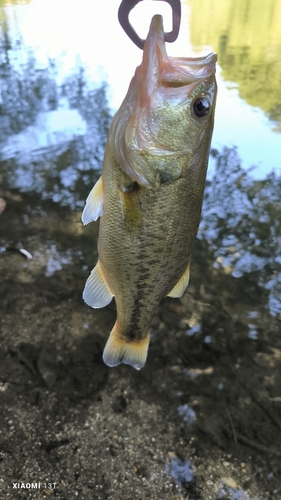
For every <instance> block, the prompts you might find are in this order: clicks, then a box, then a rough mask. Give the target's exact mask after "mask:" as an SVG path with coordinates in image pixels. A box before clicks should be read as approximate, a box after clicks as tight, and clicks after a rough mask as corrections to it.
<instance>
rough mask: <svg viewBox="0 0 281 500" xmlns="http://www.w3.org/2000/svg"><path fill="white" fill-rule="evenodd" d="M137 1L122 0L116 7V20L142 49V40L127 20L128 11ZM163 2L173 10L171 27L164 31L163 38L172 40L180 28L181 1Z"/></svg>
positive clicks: (166, 40) (165, 0)
mask: <svg viewBox="0 0 281 500" xmlns="http://www.w3.org/2000/svg"><path fill="white" fill-rule="evenodd" d="M139 2H142V0H122V2H121V4H120V7H119V9H118V20H119V23H120V24H121V26H122V28H123V30H124V31H125V33H126V34H127V35H128V37H129V38H130V39H131V40H132V42H134V44H135V45H137V47H139V49H143V46H144V40H142V39H141V38H140V37H139V35H138V34H137V33H136V31H135V30H134V28H133V26H132V25H131V23H130V21H129V13H130V12H131V10H132V9H133V8H134V7H135V6H136V5H137V4H138V3H139ZM164 2H167V3H168V4H169V5H170V6H171V8H172V12H173V29H172V31H169V32H168V33H164V39H165V42H174V41H175V40H176V39H177V37H178V34H179V29H180V22H181V3H180V0H164Z"/></svg>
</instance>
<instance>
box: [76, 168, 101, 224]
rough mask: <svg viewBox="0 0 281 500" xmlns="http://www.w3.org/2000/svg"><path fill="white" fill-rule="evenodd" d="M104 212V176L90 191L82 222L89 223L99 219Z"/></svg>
mask: <svg viewBox="0 0 281 500" xmlns="http://www.w3.org/2000/svg"><path fill="white" fill-rule="evenodd" d="M102 213H103V182H102V176H100V178H99V180H98V181H97V182H96V184H95V185H94V187H93V189H92V191H91V192H90V194H89V196H88V198H87V200H86V205H85V207H84V210H83V213H82V217H81V219H82V222H83V224H84V225H86V224H89V222H92V221H94V220H97V219H98V218H99V217H100V216H101V215H102Z"/></svg>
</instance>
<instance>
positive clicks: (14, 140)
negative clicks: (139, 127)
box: [0, 50, 110, 208]
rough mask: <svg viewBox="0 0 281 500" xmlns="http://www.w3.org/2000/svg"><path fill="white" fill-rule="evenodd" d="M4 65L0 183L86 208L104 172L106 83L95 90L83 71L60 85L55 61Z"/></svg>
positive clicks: (1, 70) (107, 124) (106, 116)
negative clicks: (43, 65) (42, 64)
mask: <svg viewBox="0 0 281 500" xmlns="http://www.w3.org/2000/svg"><path fill="white" fill-rule="evenodd" d="M5 53H6V60H5V62H3V64H2V65H1V67H0V73H1V77H2V78H1V80H2V103H1V107H0V146H1V152H0V159H1V178H0V180H1V184H2V185H3V186H4V188H18V189H20V190H21V191H28V192H30V191H37V192H39V193H41V194H42V196H43V198H46V197H48V198H52V199H53V201H57V202H61V203H63V204H68V205H70V206H71V207H72V208H75V207H76V208H77V207H82V206H83V203H84V200H85V197H86V195H87V193H88V191H89V189H90V188H91V187H92V185H93V183H94V182H95V180H96V170H98V169H100V168H101V163H102V158H103V152H104V146H105V141H106V137H107V133H108V127H109V122H110V114H109V109H108V105H107V99H106V84H103V85H102V86H101V87H99V88H91V85H90V83H89V82H86V80H85V78H84V72H83V69H82V68H80V69H79V71H77V72H76V73H75V74H72V75H71V76H69V77H66V78H65V79H64V81H63V82H62V84H61V85H58V84H57V82H56V80H55V78H54V75H55V72H56V64H55V63H54V62H52V61H50V62H49V65H48V67H47V68H45V69H43V70H42V69H38V68H37V65H36V60H35V58H34V57H33V56H32V54H30V57H29V59H28V62H27V64H26V65H24V66H23V67H22V68H21V71H18V70H16V69H15V68H14V66H13V64H12V63H11V62H10V59H9V51H8V50H6V52H5Z"/></svg>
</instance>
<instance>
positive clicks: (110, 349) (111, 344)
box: [103, 322, 149, 370]
mask: <svg viewBox="0 0 281 500" xmlns="http://www.w3.org/2000/svg"><path fill="white" fill-rule="evenodd" d="M148 345H149V333H148V334H147V336H146V337H145V338H144V339H142V340H138V341H134V342H126V341H125V340H123V339H122V338H120V336H119V335H118V331H117V322H116V323H115V325H114V327H113V329H112V331H111V333H110V336H109V339H108V341H107V343H106V346H105V348H104V351H103V360H104V362H105V364H106V365H108V366H117V365H119V364H120V363H124V364H125V365H131V366H132V367H133V368H136V370H140V369H141V368H142V367H143V366H144V365H145V362H146V358H147V351H148Z"/></svg>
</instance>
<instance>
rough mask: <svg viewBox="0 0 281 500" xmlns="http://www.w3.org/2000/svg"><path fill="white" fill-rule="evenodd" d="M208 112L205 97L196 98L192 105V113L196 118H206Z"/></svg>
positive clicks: (208, 104) (207, 100)
mask: <svg viewBox="0 0 281 500" xmlns="http://www.w3.org/2000/svg"><path fill="white" fill-rule="evenodd" d="M209 110H210V102H209V99H207V97H198V98H197V99H196V100H195V101H194V103H193V111H194V113H195V114H196V116H198V118H202V117H203V116H207V114H208V113H209Z"/></svg>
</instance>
